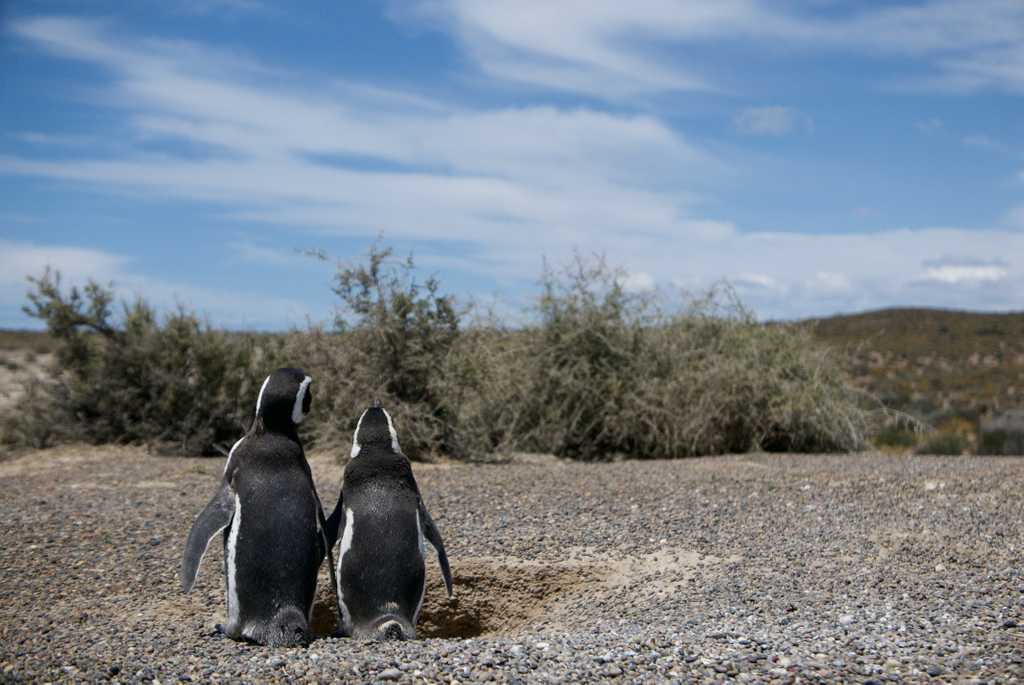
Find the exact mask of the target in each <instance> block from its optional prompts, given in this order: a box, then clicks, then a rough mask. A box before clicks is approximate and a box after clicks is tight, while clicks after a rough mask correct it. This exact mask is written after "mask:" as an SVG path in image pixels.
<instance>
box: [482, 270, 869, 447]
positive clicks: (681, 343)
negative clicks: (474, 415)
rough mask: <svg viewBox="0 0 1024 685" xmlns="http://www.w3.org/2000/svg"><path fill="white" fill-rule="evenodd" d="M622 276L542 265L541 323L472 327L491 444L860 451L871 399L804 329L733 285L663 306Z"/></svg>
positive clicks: (867, 429)
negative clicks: (739, 295) (741, 296)
mask: <svg viewBox="0 0 1024 685" xmlns="http://www.w3.org/2000/svg"><path fill="white" fill-rule="evenodd" d="M622 282H623V279H622V278H621V274H619V273H618V272H616V271H615V270H614V269H610V268H609V267H607V266H606V265H605V264H604V263H603V261H601V260H593V261H587V260H582V259H577V260H576V261H575V263H574V264H572V265H571V266H570V267H569V268H568V269H566V270H563V271H561V272H555V271H551V270H548V271H546V272H545V275H544V282H543V286H544V287H543V295H542V297H541V299H540V302H539V312H538V313H539V322H538V324H537V326H536V327H534V328H530V329H527V330H525V331H522V332H519V333H516V334H514V335H512V334H509V333H507V332H504V333H502V332H493V331H492V332H491V333H490V334H485V333H478V334H477V336H476V340H478V341H479V346H482V347H483V348H485V349H484V351H480V350H474V351H473V354H474V357H475V358H476V359H483V360H486V361H489V362H490V364H489V366H486V365H485V366H486V370H485V372H484V373H483V374H482V375H483V377H484V378H485V381H484V382H483V383H482V384H481V390H482V395H483V400H477V401H476V402H475V403H474V406H475V407H477V408H478V412H479V413H480V414H483V415H485V416H487V417H488V418H487V420H479V421H478V423H480V424H482V425H483V426H486V427H488V428H490V431H491V434H490V436H489V437H490V439H489V444H490V445H491V446H492V447H494V448H502V447H504V448H513V449H521V450H530V451H550V452H554V453H555V454H558V455H561V456H566V457H572V458H576V459H584V460H591V459H603V458H609V457H612V456H617V455H620V456H628V457H634V458H649V457H650V458H662V457H685V456H694V455H702V454H717V453H722V452H745V451H748V450H752V449H766V450H777V451H802V452H815V451H818V452H828V451H849V450H857V449H862V448H863V447H865V445H866V443H867V438H868V436H869V434H870V432H871V428H872V425H873V423H874V421H875V417H874V416H873V411H872V409H871V407H870V406H869V405H870V400H869V398H866V397H865V396H863V395H862V394H860V393H859V392H858V391H856V390H854V389H853V388H852V387H851V386H850V385H849V384H848V381H847V378H846V375H845V373H844V372H843V370H842V369H841V367H840V366H839V364H838V363H836V361H835V360H834V359H833V358H832V356H831V355H830V353H829V352H828V351H827V350H826V349H824V348H822V347H821V346H819V345H816V344H815V343H814V341H813V340H812V339H811V337H810V334H809V333H808V332H807V331H805V330H803V329H800V328H798V327H795V326H786V325H762V324H759V323H757V322H756V321H755V320H754V318H753V316H752V315H751V314H750V312H749V311H747V310H746V309H744V308H743V306H742V305H741V304H740V303H739V302H738V300H737V299H736V298H735V296H734V294H733V293H732V292H731V291H730V290H728V289H718V290H715V291H712V292H711V293H708V294H707V295H706V296H704V297H702V298H700V299H697V300H692V301H690V302H688V303H687V304H686V305H685V306H684V307H682V308H681V309H680V310H677V311H675V312H671V313H667V312H666V311H665V308H664V307H662V306H659V304H658V302H657V301H656V300H655V299H654V298H653V297H651V296H645V295H640V294H635V293H629V292H627V291H626V290H625V289H624V288H623V287H622V285H621V284H622ZM496 381H497V382H496Z"/></svg>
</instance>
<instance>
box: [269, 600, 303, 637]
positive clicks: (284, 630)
mask: <svg viewBox="0 0 1024 685" xmlns="http://www.w3.org/2000/svg"><path fill="white" fill-rule="evenodd" d="M309 639H310V636H309V622H308V621H307V620H306V616H305V615H304V614H303V613H302V612H301V611H299V610H298V609H297V608H295V607H285V608H283V609H281V610H280V611H278V612H277V613H276V614H274V618H272V619H271V620H270V623H269V624H268V625H267V629H266V644H267V645H269V646H271V647H298V646H304V645H308V644H309Z"/></svg>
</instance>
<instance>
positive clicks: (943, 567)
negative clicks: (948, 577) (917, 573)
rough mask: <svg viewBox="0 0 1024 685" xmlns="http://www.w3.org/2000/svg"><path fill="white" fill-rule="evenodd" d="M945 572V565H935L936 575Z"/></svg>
mask: <svg viewBox="0 0 1024 685" xmlns="http://www.w3.org/2000/svg"><path fill="white" fill-rule="evenodd" d="M945 570H946V565H945V564H935V571H936V572H937V573H942V572H943V571H945Z"/></svg>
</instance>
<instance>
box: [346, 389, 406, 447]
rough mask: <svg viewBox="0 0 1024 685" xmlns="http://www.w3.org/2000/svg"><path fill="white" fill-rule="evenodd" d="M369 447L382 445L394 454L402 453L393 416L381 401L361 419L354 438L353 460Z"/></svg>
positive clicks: (369, 408) (367, 410)
mask: <svg viewBox="0 0 1024 685" xmlns="http://www.w3.org/2000/svg"><path fill="white" fill-rule="evenodd" d="M368 445H380V446H384V447H387V448H390V449H391V450H392V451H393V452H401V451H402V450H401V448H400V447H399V446H398V433H396V432H395V424H394V422H392V420H391V414H389V413H388V412H387V410H386V409H384V407H382V406H380V402H379V401H375V402H374V403H373V406H371V407H368V408H367V409H366V411H364V412H363V415H362V416H360V417H359V423H357V424H356V432H355V435H353V436H352V458H353V459H355V458H356V457H357V456H359V451H360V450H361V449H362V448H363V447H365V446H368Z"/></svg>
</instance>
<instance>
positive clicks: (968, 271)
mask: <svg viewBox="0 0 1024 685" xmlns="http://www.w3.org/2000/svg"><path fill="white" fill-rule="evenodd" d="M1006 276H1007V271H1006V269H1005V268H1004V267H1001V266H965V265H949V266H930V267H928V268H927V269H925V271H924V274H923V276H922V278H923V279H924V280H926V281H939V282H941V283H953V284H956V283H974V282H979V281H981V282H985V281H1001V280H1004V279H1005V278H1006Z"/></svg>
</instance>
